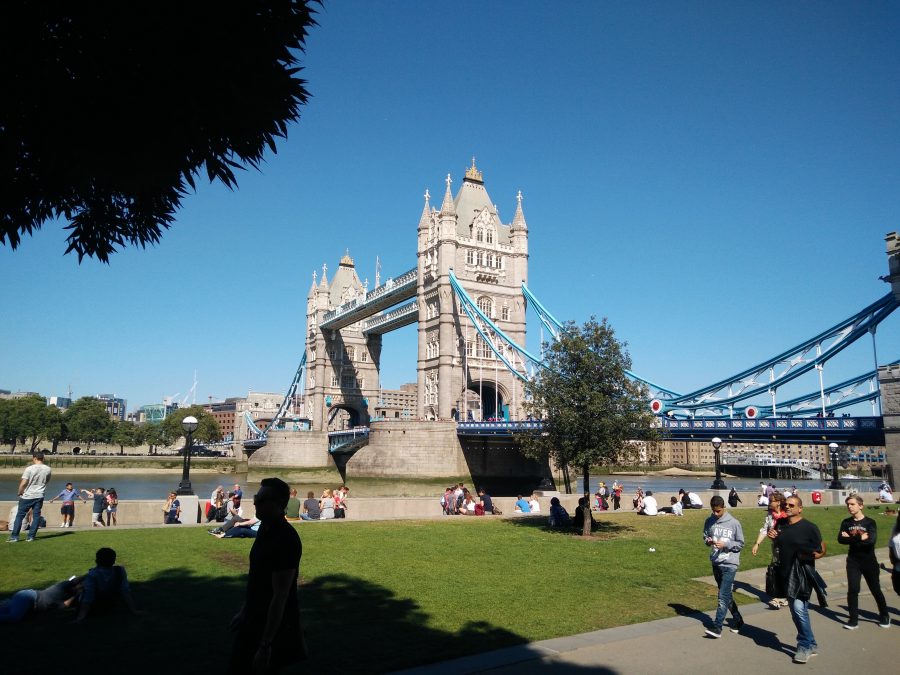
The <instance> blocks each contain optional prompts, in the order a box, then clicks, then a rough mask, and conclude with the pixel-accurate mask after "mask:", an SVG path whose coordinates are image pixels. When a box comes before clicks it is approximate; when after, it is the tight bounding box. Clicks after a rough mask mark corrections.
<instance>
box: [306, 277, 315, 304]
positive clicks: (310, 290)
mask: <svg viewBox="0 0 900 675" xmlns="http://www.w3.org/2000/svg"><path fill="white" fill-rule="evenodd" d="M312 277H313V280H312V286H310V287H309V295H307V296H306V297H307V298H311V297H313V296H314V295H315V293H316V271H315V270H313V275H312Z"/></svg>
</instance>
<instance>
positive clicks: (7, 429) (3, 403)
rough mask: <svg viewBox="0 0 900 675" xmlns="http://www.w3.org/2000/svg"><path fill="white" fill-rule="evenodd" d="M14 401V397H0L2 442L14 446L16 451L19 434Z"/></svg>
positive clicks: (0, 432) (0, 442)
mask: <svg viewBox="0 0 900 675" xmlns="http://www.w3.org/2000/svg"><path fill="white" fill-rule="evenodd" d="M13 408H14V401H13V400H12V399H8V398H4V399H0V444H2V445H9V446H11V447H12V452H15V451H16V446H17V445H18V444H19V434H18V432H17V429H16V421H15V416H14V415H13Z"/></svg>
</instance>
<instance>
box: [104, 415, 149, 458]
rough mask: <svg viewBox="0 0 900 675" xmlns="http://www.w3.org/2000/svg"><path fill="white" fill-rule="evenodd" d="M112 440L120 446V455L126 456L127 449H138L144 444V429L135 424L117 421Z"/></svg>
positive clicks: (114, 425)
mask: <svg viewBox="0 0 900 675" xmlns="http://www.w3.org/2000/svg"><path fill="white" fill-rule="evenodd" d="M110 440H112V442H113V443H115V444H116V445H118V446H119V454H120V455H122V454H125V447H126V446H127V447H129V448H136V447H137V446H139V445H141V444H142V443H143V442H144V427H142V426H141V425H139V424H135V423H134V422H128V421H125V420H116V421H115V422H114V424H113V431H112V434H111V436H110Z"/></svg>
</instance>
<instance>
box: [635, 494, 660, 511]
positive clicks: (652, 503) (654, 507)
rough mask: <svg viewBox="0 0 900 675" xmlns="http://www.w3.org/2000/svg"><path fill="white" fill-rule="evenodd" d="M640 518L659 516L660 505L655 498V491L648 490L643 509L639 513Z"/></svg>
mask: <svg viewBox="0 0 900 675" xmlns="http://www.w3.org/2000/svg"><path fill="white" fill-rule="evenodd" d="M637 513H638V515H639V516H655V515H658V514H659V505H658V504H657V503H656V497H654V496H653V490H647V494H645V495H644V503H643V508H642V509H641V510H640V511H638V512H637Z"/></svg>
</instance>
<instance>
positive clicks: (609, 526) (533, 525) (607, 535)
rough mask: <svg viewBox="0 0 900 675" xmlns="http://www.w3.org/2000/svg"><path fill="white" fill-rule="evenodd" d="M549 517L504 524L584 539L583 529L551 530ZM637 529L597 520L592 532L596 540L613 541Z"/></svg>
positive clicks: (522, 519) (534, 517) (518, 519)
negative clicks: (617, 536) (618, 536)
mask: <svg viewBox="0 0 900 675" xmlns="http://www.w3.org/2000/svg"><path fill="white" fill-rule="evenodd" d="M548 521H549V517H548V516H518V517H513V518H505V519H503V521H502V522H503V523H505V524H508V525H513V526H514V527H524V528H529V529H533V530H542V531H544V532H549V533H551V534H556V535H560V536H570V537H579V538H581V537H582V534H581V529H580V528H579V529H577V530H576V529H575V528H573V527H566V528H562V529H559V528H551V527H550V526H549V525H548ZM634 531H635V528H633V527H632V526H631V525H626V524H624V523H620V522H617V521H611V520H595V521H594V529H593V530H591V538H592V539H594V538H596V539H613V538H615V537H616V535H620V534H625V533H628V532H634Z"/></svg>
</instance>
